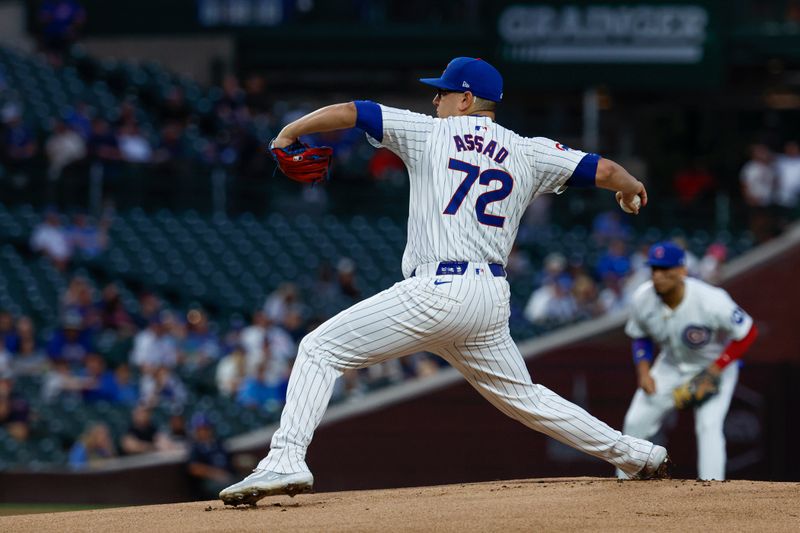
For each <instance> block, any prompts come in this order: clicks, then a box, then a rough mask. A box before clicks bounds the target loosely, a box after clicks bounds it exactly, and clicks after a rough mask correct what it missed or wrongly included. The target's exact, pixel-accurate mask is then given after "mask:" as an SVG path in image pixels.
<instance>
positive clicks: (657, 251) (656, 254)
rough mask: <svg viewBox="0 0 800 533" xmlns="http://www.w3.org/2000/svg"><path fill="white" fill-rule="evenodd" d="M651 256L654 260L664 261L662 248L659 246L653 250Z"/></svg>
mask: <svg viewBox="0 0 800 533" xmlns="http://www.w3.org/2000/svg"><path fill="white" fill-rule="evenodd" d="M653 256H654V257H655V258H656V259H664V247H663V246H659V247H658V248H656V249H655V250H653Z"/></svg>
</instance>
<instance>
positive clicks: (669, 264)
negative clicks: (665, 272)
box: [647, 261, 683, 268]
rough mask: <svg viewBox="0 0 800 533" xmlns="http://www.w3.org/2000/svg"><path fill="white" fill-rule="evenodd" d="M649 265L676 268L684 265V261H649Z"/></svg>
mask: <svg viewBox="0 0 800 533" xmlns="http://www.w3.org/2000/svg"><path fill="white" fill-rule="evenodd" d="M647 266H651V267H660V268H676V267H680V266H683V263H682V262H681V263H675V262H674V261H648V262H647Z"/></svg>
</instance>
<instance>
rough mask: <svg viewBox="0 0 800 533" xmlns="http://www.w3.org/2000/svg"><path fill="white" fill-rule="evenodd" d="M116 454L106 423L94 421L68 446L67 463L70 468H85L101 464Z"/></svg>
mask: <svg viewBox="0 0 800 533" xmlns="http://www.w3.org/2000/svg"><path fill="white" fill-rule="evenodd" d="M116 456H117V448H116V446H114V440H113V439H112V438H111V430H110V429H109V428H108V425H106V424H104V423H103V422H94V423H92V424H91V425H90V426H89V427H88V428H87V429H86V430H85V431H84V432H83V433H82V434H81V436H80V437H79V438H78V440H77V441H75V444H73V445H72V448H70V451H69V458H68V463H69V467H70V468H71V469H72V470H85V469H87V468H96V467H98V466H101V465H102V464H103V463H104V462H105V461H107V460H109V459H111V458H113V457H116Z"/></svg>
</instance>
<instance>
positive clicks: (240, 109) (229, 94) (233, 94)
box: [217, 74, 249, 119]
mask: <svg viewBox="0 0 800 533" xmlns="http://www.w3.org/2000/svg"><path fill="white" fill-rule="evenodd" d="M246 97H247V95H246V94H245V92H244V89H242V87H241V85H239V79H238V78H237V77H236V76H234V75H233V74H228V75H226V76H225V78H224V79H223V80H222V97H221V98H220V99H219V101H218V102H217V107H220V106H226V107H227V108H228V109H230V110H231V111H233V112H234V113H237V114H243V116H241V117H240V118H241V119H246V118H247V117H248V116H249V110H248V109H247V101H246Z"/></svg>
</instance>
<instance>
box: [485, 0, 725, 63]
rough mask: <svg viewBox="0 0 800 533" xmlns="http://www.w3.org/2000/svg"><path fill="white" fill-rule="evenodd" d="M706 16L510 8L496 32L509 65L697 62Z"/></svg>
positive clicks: (698, 8)
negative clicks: (512, 63) (520, 63)
mask: <svg viewBox="0 0 800 533" xmlns="http://www.w3.org/2000/svg"><path fill="white" fill-rule="evenodd" d="M709 18H710V17H709V13H708V11H707V10H706V8H705V7H704V6H702V5H649V4H638V5H637V4H632V5H569V4H568V5H543V4H529V5H510V6H508V7H506V8H504V9H503V10H502V11H501V12H500V14H499V16H498V18H497V32H498V36H499V38H500V46H501V54H502V57H503V59H504V60H505V61H509V62H528V63H552V64H557V63H621V64H631V63H648V64H653V63H662V64H697V63H700V62H702V61H703V59H704V47H705V43H706V39H707V36H708V25H709Z"/></svg>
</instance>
